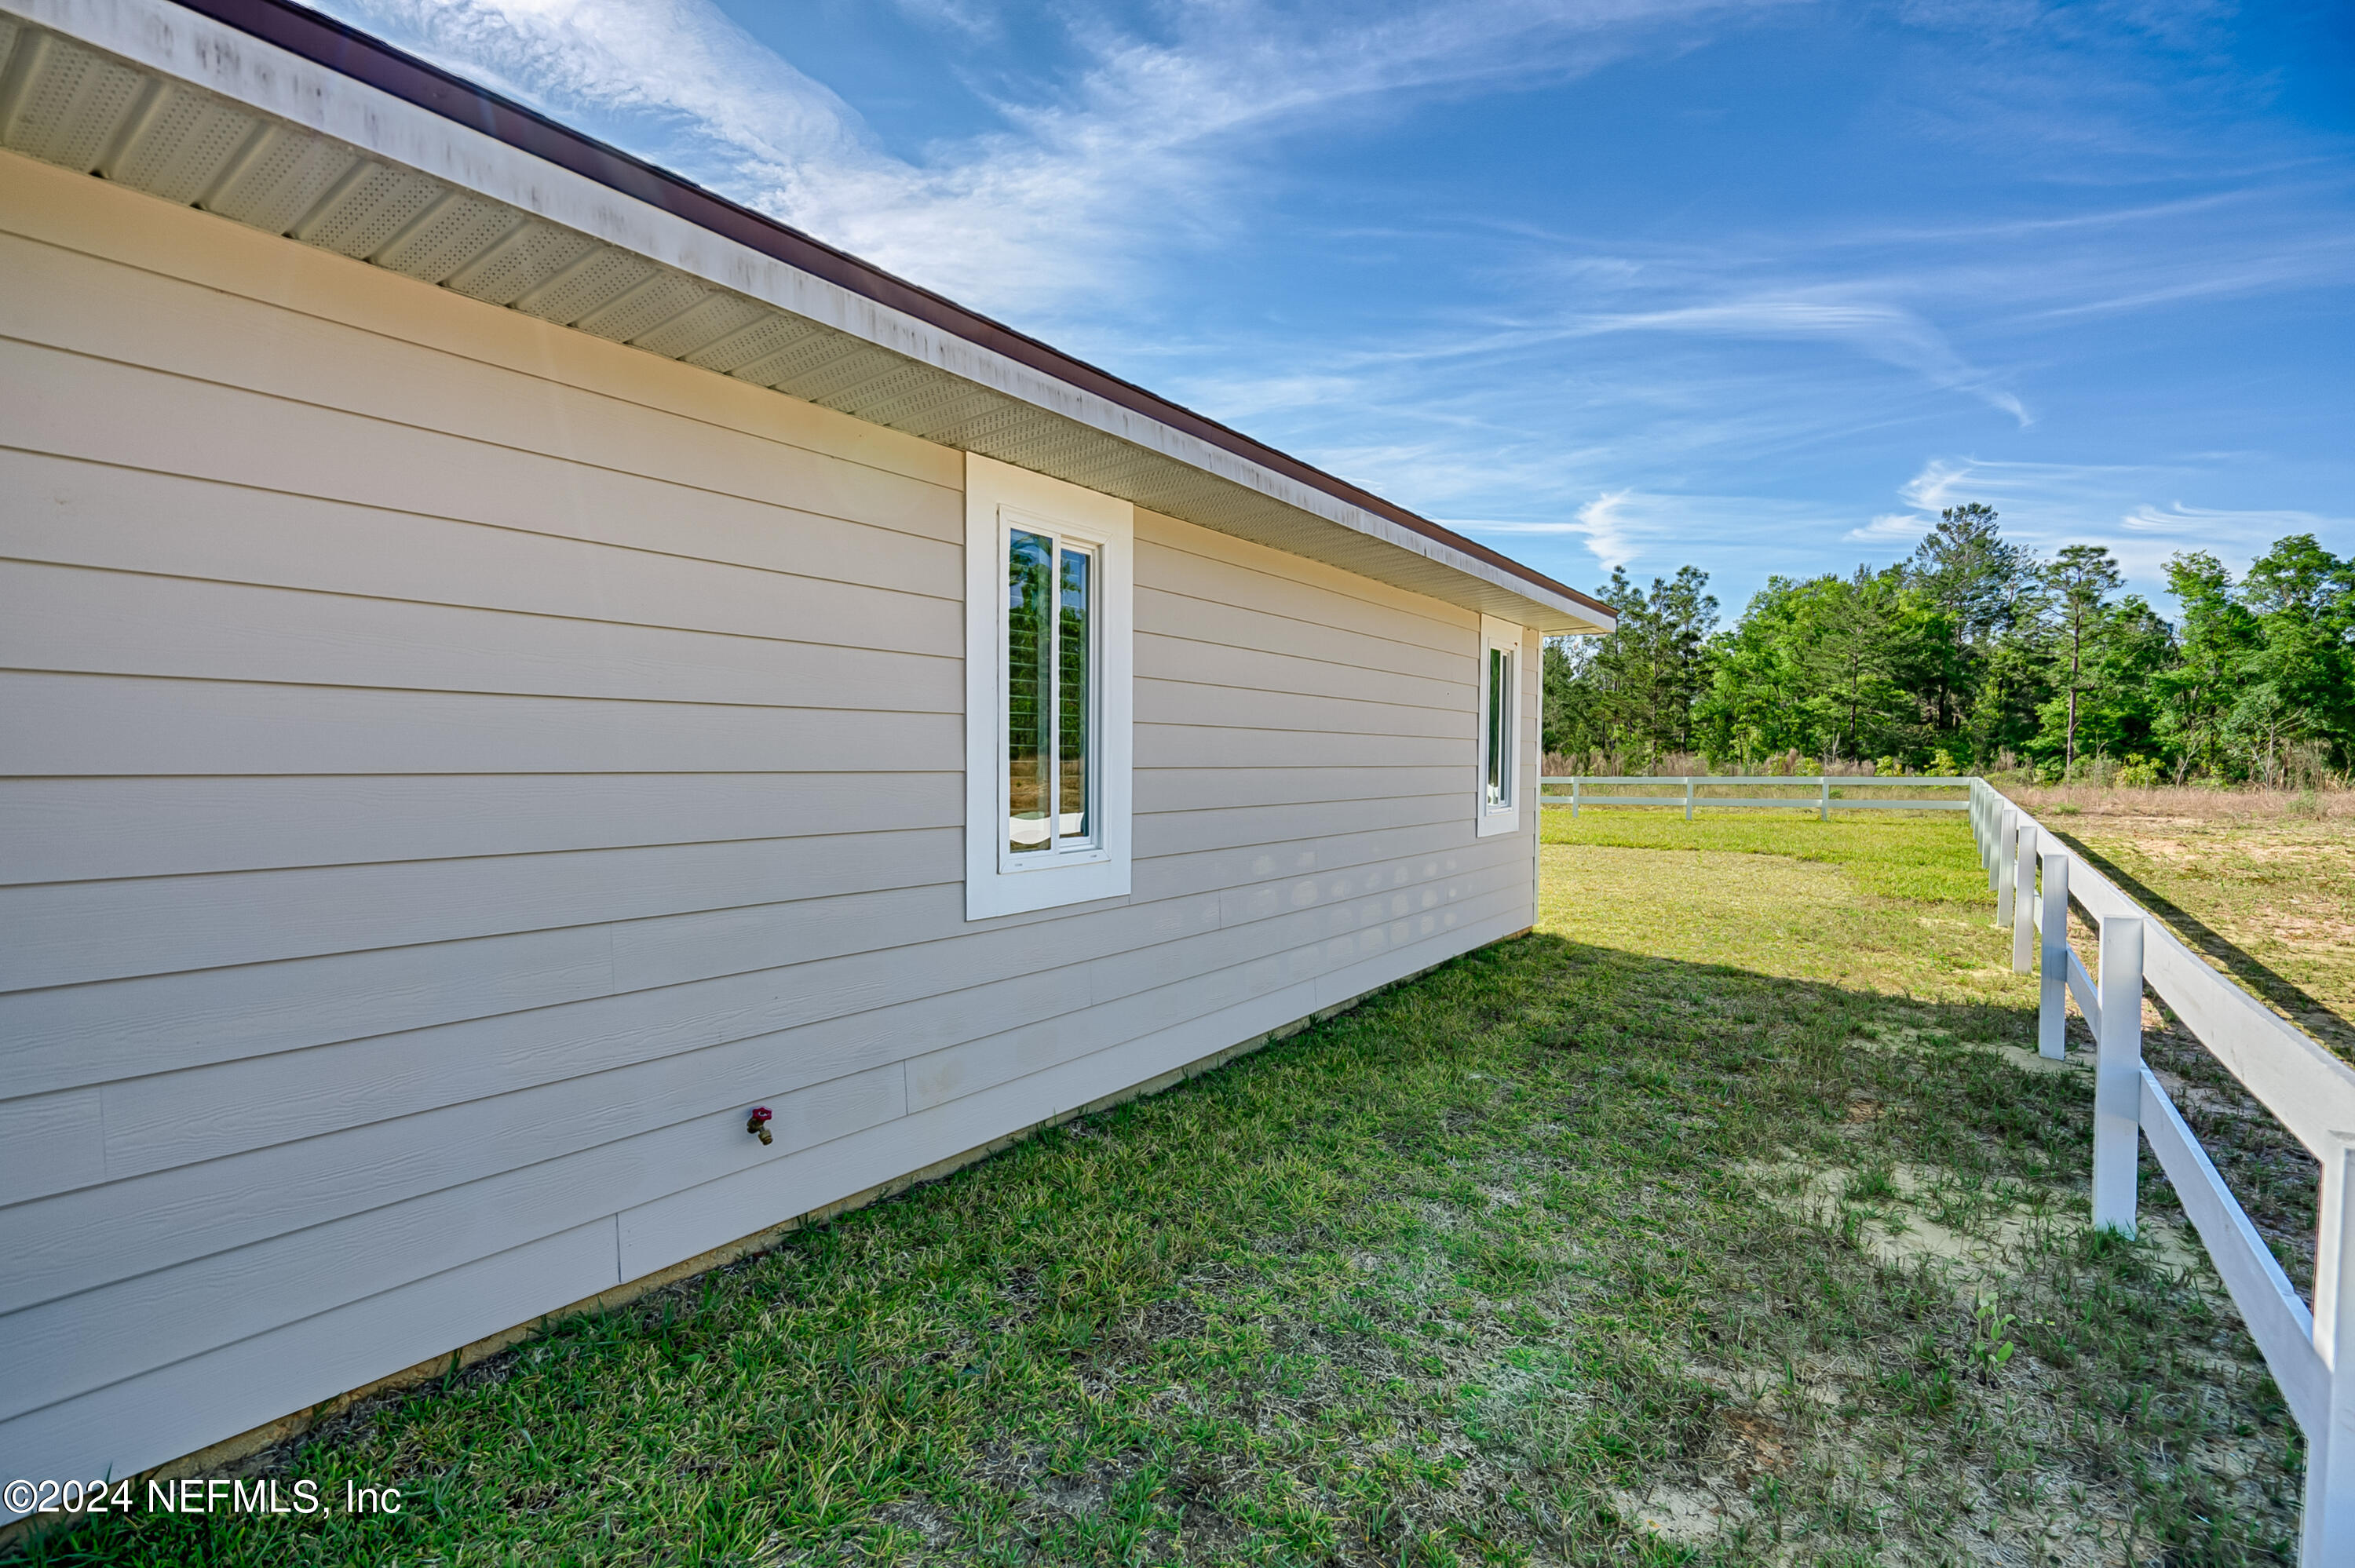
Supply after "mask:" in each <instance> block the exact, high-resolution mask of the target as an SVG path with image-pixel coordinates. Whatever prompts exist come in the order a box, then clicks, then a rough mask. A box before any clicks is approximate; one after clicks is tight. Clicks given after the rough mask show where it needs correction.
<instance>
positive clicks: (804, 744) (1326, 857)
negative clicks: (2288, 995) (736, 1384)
mask: <svg viewBox="0 0 2355 1568" xmlns="http://www.w3.org/2000/svg"><path fill="white" fill-rule="evenodd" d="M0 277H5V279H6V280H7V284H6V286H5V288H0V432H5V433H0V645H5V647H4V648H0V1352H5V1364H6V1365H7V1366H8V1367H9V1369H10V1371H9V1375H8V1376H7V1377H6V1378H5V1379H0V1474H5V1475H11V1476H16V1475H27V1476H58V1477H64V1476H69V1475H81V1476H87V1475H95V1474H98V1473H100V1472H101V1471H102V1470H106V1469H109V1468H111V1469H112V1473H114V1474H116V1475H118V1476H119V1475H124V1474H129V1473H133V1472H135V1471H137V1470H139V1469H142V1468H144V1467H149V1466H153V1465H155V1464H158V1463H161V1462H163V1461H165V1460H168V1459H171V1458H173V1457H177V1456H180V1455H183V1454H186V1453H189V1452H191V1451H193V1450H195V1449H197V1448H199V1447H201V1446H205V1445H207V1444H208V1443H212V1442H216V1441H218V1440H220V1439H222V1438H225V1437H228V1436H232V1435H234V1434H236V1433H238V1432H240V1431H242V1430H245V1429H247V1428H249V1427H252V1426H254V1425H259V1424H261V1423H264V1422H268V1421H271V1420H273V1419H275V1418H277V1417H279V1416H282V1415H284V1414H287V1413H289V1412H291V1411H293V1410H296V1409H299V1408H301V1407H304V1406H305V1405H308V1404H314V1403H316V1402H317V1401H319V1400H322V1399H325V1398H328V1397H331V1396H333V1395H335V1394H336V1393H340V1392H342V1391H344V1390H346V1389H349V1388H352V1387H355V1386H357V1385H359V1384H362V1383H368V1382H369V1381H370V1380H372V1379H375V1378H378V1377H380V1376H383V1375H386V1374H387V1373H389V1372H394V1371H397V1370H399V1369H400V1368H402V1367H406V1366H409V1365H410V1364H412V1363H414V1362H417V1361H421V1360H424V1359H426V1358H429V1357H432V1356H435V1355H444V1354H447V1353H448V1352H449V1351H451V1350H452V1349H453V1347H456V1346H459V1345H463V1344H465V1343H468V1342H470V1341H472V1340H477V1339H480V1338H482V1337H483V1336H485V1335H488V1334H492V1333H495V1332H496V1331H498V1330H502V1329H504V1328H506V1327H508V1326H510V1325H514V1324H517V1323H523V1322H527V1321H528V1320H530V1319H533V1318H534V1317H536V1316H538V1315H539V1314H542V1313H545V1312H548V1311H550V1310H552V1309H554V1308H559V1307H561V1306H563V1305H565V1304H567V1303H570V1302H574V1301H578V1300H581V1299H582V1298H587V1297H590V1296H592V1295H594V1294H596V1293H597V1292H598V1291H600V1290H602V1289H607V1288H612V1287H616V1286H618V1285H621V1284H623V1283H626V1282H628V1281H631V1280H634V1279H637V1278H640V1277H644V1276H646V1275H648V1274H651V1273H654V1272H656V1271H658V1270H661V1269H663V1268H666V1267H667V1266H672V1265H675V1264H677V1263H678V1262H680V1261H681V1260H683V1259H687V1258H690V1257H694V1256H696V1255H698V1254H701V1253H703V1252H706V1251H708V1250H709V1249H711V1248H713V1247H716V1246H719V1245H724V1244H726V1243H728V1242H730V1241H731V1240H734V1239H736V1238H739V1237H742V1236H745V1235H748V1234H752V1233H754V1232H758V1231H761V1230H762V1229H764V1228H766V1227H770V1226H773V1225H776V1224H781V1223H783V1222H784V1221H787V1220H789V1219H791V1218H793V1217H794V1216H795V1215H798V1214H801V1213H807V1212H809V1211H812V1210H814V1209H818V1208H821V1207H823V1206H825V1205H826V1204H828V1203H832V1202H837V1201H839V1200H840V1199H842V1198H844V1197H846V1196H847V1195H850V1194H853V1193H857V1192H862V1191H865V1190H868V1189H870V1188H872V1187H874V1186H875V1185H877V1184H878V1183H881V1182H885V1181H890V1180H892V1179H894V1178H895V1177H898V1176H900V1175H904V1174H906V1173H908V1172H911V1171H917V1170H921V1169H923V1168H925V1167H927V1166H930V1165H932V1164H933V1163H935V1162H937V1161H939V1160H943V1159H946V1158H949V1157H952V1156H954V1155H956V1154H957V1153H959V1152H960V1151H964V1150H971V1149H975V1148H976V1147H979V1146H981V1145H985V1144H986V1143H989V1142H990V1141H992V1140H993V1139H998V1138H1000V1137H1003V1136H1005V1135H1006V1134H1007V1133H1009V1132H1012V1131H1015V1130H1018V1129H1019V1128H1025V1127H1028V1126H1032V1125H1035V1124H1036V1123H1038V1122H1039V1121H1040V1120H1042V1119H1046V1118H1051V1117H1052V1116H1054V1115H1056V1114H1058V1113H1060V1112H1063V1111H1068V1110H1070V1109H1071V1108H1072V1107H1078V1106H1082V1105H1085V1104H1088V1103H1091V1102H1092V1101H1095V1100H1098V1099H1101V1098H1103V1097H1105V1096H1107V1095H1112V1094H1116V1093H1118V1092H1120V1091H1122V1090H1123V1089H1124V1088H1127V1087H1130V1086H1135V1085H1136V1084H1139V1083H1142V1082H1145V1081H1146V1080H1149V1079H1152V1078H1154V1077H1156V1076H1157V1075H1161V1074H1163V1073H1166V1072H1167V1071H1169V1070H1170V1069H1173V1068H1176V1067H1178V1066H1181V1065H1185V1064H1188V1063H1190V1062H1193V1061H1196V1060H1199V1059H1200V1058H1202V1057H1204V1056H1207V1055H1209V1054H1214V1053H1216V1052H1219V1051H1220V1050H1222V1049H1225V1048H1227V1047H1229V1046H1231V1045H1233V1044H1237V1043H1239V1042H1242V1041H1246V1040H1249V1039H1252V1038H1253V1037H1255V1036H1257V1035H1260V1034H1263V1033H1266V1032H1267V1031H1269V1030H1272V1029H1275V1028H1278V1027H1281V1026H1283V1025H1284V1024H1286V1023H1289V1022H1294V1021H1296V1020H1298V1019H1300V1018H1303V1017H1305V1016H1306V1015H1309V1014H1311V1013H1314V1012H1317V1011H1319V1010H1321V1009H1324V1008H1327V1007H1329V1006H1332V1005H1335V1004H1337V1003H1339V1002H1342V1001H1348V999H1350V998H1352V997H1355V996H1357V995H1359V994H1362V993H1363V992H1365V991H1369V990H1371V989H1374V988H1376V987H1379V986H1380V985H1383V984H1386V983H1388V982H1389V981H1391V980H1395V979H1398V978H1400V977H1401V976H1403V975H1406V974H1410V973H1412V972H1414V971H1416V970H1418V969H1423V968H1425V967H1427V966H1429V965H1431V964H1433V963H1435V962H1438V961H1440V960H1442V959H1445V958H1447V957H1449V956H1452V955H1454V954H1455V953H1459V952H1462V951H1465V950H1466V949H1468V948H1473V947H1476V946H1478V945H1480V944H1482V943H1485V942H1487V941H1490V940H1493V939H1495V938H1499V937H1502V936H1506V935H1508V934H1510V933H1512V932H1514V931H1517V930H1519V929H1521V928H1523V927H1527V926H1529V924H1530V923H1531V921H1532V919H1533V908H1534V877H1533V854H1534V844H1533V842H1532V836H1531V828H1530V826H1529V823H1528V822H1525V824H1524V828H1523V831H1522V832H1518V833H1514V834H1509V835H1504V836H1499V837H1496V838H1488V839H1478V840H1476V839H1475V837H1474V834H1473V822H1474V808H1475V802H1476V796H1475V788H1476V759H1475V742H1474V736H1475V735H1476V703H1475V684H1474V683H1475V673H1476V657H1475V654H1476V646H1477V640H1478V618H1477V617H1476V615H1475V614H1474V613H1472V612H1471V611H1469V610H1465V609H1457V608H1455V607H1451V606H1448V605H1445V604H1443V603H1441V602H1439V601H1436V600H1432V599H1422V598H1419V597H1417V596H1415V595H1412V594H1410V593H1407V592H1405V591H1402V590H1400V589H1396V588H1389V587H1385V586H1383V585H1380V584H1375V583H1372V582H1369V581H1367V580H1365V579H1362V578H1359V577H1352V576H1350V575H1349V574H1348V573H1345V572H1342V571H1339V570H1337V569H1335V568H1331V567H1324V566H1321V565H1318V564H1316V563H1312V562H1308V561H1305V560H1302V559H1300V558H1297V557H1294V556H1285V555H1283V554H1279V553H1277V552H1275V551H1272V550H1268V549H1264V548H1262V547H1260V546H1253V545H1249V544H1246V543H1243V542H1241V541H1238V540H1234V539H1231V538H1230V537H1228V536H1226V535H1219V534H1214V533H1210V532H1209V531H1206V530H1204V529H1200V528H1197V527H1194V526H1191V525H1189V524H1185V523H1182V522H1179V521H1177V520H1175V519H1172V518H1167V517H1162V516H1157V515H1155V514H1148V513H1140V514H1138V517H1137V525H1136V593H1135V614H1136V625H1137V632H1136V640H1135V667H1136V686H1135V715H1136V728H1135V748H1136V771H1135V813H1136V814H1135V887H1134V892H1133V893H1132V895H1130V896H1129V897H1128V898H1126V899H1124V900H1117V901H1109V902H1106V903H1102V904H1095V905H1088V906H1079V907H1077V908H1072V909H1063V910H1048V911H1041V912H1039V913H1036V914H1031V915H1024V916H1009V917H1006V918H1003V919H997V920H990V921H983V922H978V923H968V922H967V921H966V920H965V919H964V892H963V885H962V877H963V873H964V850H963V810H964V795H963V780H962V764H963V754H962V724H963V720H962V708H963V705H964V695H963V685H962V679H963V677H962V663H961V655H962V625H963V613H964V607H963V586H962V585H963V578H962V562H961V550H962V544H961V541H962V537H963V527H964V519H963V496H962V492H961V486H962V483H963V479H962V474H963V466H962V464H963V460H962V455H961V454H960V453H958V452H956V451H954V450H947V449H944V448H941V447H936V446H932V445H930V444H929V443H926V442H923V441H921V440H915V439H913V438H911V437H908V436H904V435H900V434H898V433H895V432H893V431H890V430H887V429H880V428H879V427H875V426H871V425H866V424H862V423H860V422H858V421H857V420H855V419H852V418H847V417H846V416H842V415H838V414H836V413H833V412H830V411H827V410H825V409H821V408H815V407H813V406H810V405H806V404H801V403H797V402H794V401H793V400H791V399H788V398H785V397H781V396H778V395H776V394H774V393H771V392H767V391H764V390H762V389H759V388H755V387H747V386H744V385H741V384H739V383H735V382H731V381H730V380H728V379H726V378H724V377H721V376H715V375H711V374H709V373H706V372H702V371H698V370H695V369H693V368H690V367H688V366H682V365H677V364H674V363H671V362H668V361H664V360H660V359H656V358H655V357H653V356H651V355H644V354H640V353H637V352H635V351H633V350H630V349H627V348H623V347H620V346H617V345H614V344H608V343H604V342H602V341H600V340H597V339H593V338H591V337H588V336H587V335H585V334H577V333H571V332H568V331H566V330H564V329H561V328H557V327H551V326H549V325H546V324H545V323H539V322H536V321H533V320H531V319H529V318H527V317H524V316H521V315H518V314H517V313H512V312H508V311H504V310H500V309H497V308H495V307H492V306H487V305H483V304H479V303H476V302H471V301H468V300H464V299H462V298H459V297H457V296H454V295H452V294H450V293H447V292H445V291H440V290H436V289H433V288H430V287H427V286H424V285H422V284H419V283H416V282H413V281H408V280H404V279H400V278H398V277H395V276H391V275H389V274H387V273H384V272H382V271H379V270H371V269H369V268H368V267H366V266H365V265H362V264H360V263H357V262H352V261H347V260H342V259H340V258H336V257H334V256H331V255H327V254H325V253H322V252H318V251H314V250H311V249H305V248H303V247H300V246H297V245H294V244H293V243H291V242H287V241H282V240H279V239H275V238H269V237H267V236H263V235H261V234H258V233H255V232H253V231H250V230H248V229H243V228H238V227H236V226H234V225H232V224H230V223H229V222H226V221H224V220H221V219H218V218H215V217H209V216H208V215H205V214H202V213H198V212H196V211H193V210H190V209H186V208H177V207H170V206H167V205H165V204H164V203H162V202H159V201H156V200H154V199H152V198H149V197H146V196H139V195H137V194H134V193H130V192H126V191H123V190H122V189H120V188H116V187H111V186H109V185H105V184H104V183H103V182H101V181H99V180H95V179H91V178H88V177H86V176H81V175H71V174H67V173H63V172H60V171H59V170H56V169H53V168H49V167H48V166H46V165H42V164H35V163H32V162H30V161H27V160H26V159H23V158H21V157H17V156H16V155H14V154H0ZM1523 659H1524V668H1525V670H1528V671H1529V672H1532V673H1533V672H1534V671H1535V670H1536V668H1537V664H1538V660H1537V642H1536V639H1535V638H1534V637H1533V636H1532V637H1529V639H1527V641H1525V643H1524V647H1523ZM1535 684H1536V683H1535V681H1534V679H1533V678H1531V679H1524V681H1523V682H1522V686H1523V688H1524V693H1525V695H1524V697H1523V701H1522V703H1521V709H1522V725H1523V731H1524V743H1523V745H1522V747H1521V748H1520V755H1521V757H1522V758H1523V766H1522V769H1521V771H1522V775H1523V778H1524V787H1523V789H1522V791H1521V798H1522V799H1523V800H1524V801H1528V800H1530V799H1531V798H1532V797H1533V795H1534V792H1535V776H1536V758H1537V745H1536V713H1537V707H1536V699H1535V692H1534V687H1535ZM1525 810H1527V809H1526V808H1525ZM1527 815H1528V816H1529V819H1530V821H1533V820H1534V815H1535V813H1534V810H1527ZM756 1103H757V1104H765V1105H767V1106H769V1107H772V1108H773V1110H774V1111H775V1112H776V1119H775V1122H774V1124H773V1128H774V1131H775V1135H776V1141H775V1143H774V1144H773V1146H770V1147H767V1148H763V1147H762V1146H761V1145H760V1144H759V1143H757V1142H756V1141H755V1140H753V1139H751V1138H749V1137H747V1136H746V1134H745V1132H744V1127H743V1122H744V1115H745V1110H746V1107H750V1106H751V1105H753V1104H756Z"/></svg>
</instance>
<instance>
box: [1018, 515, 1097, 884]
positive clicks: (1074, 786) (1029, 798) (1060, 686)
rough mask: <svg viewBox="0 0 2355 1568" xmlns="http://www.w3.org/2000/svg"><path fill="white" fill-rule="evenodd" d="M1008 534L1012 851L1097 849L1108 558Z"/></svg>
mask: <svg viewBox="0 0 2355 1568" xmlns="http://www.w3.org/2000/svg"><path fill="white" fill-rule="evenodd" d="M1025 521H1026V522H1027V521H1028V520H1027V519H1026V520H1025ZM1006 535H1007V539H1006V670H1007V681H1006V809H1007V820H1006V852H1007V854H1009V855H1026V854H1054V853H1059V852H1068V851H1071V850H1092V849H1094V848H1096V847H1097V839H1096V817H1095V813H1094V812H1092V811H1091V810H1089V802H1090V801H1092V800H1093V799H1094V798H1095V794H1096V789H1095V763H1096V758H1095V753H1094V748H1093V747H1092V746H1091V744H1090V736H1091V734H1092V731H1093V730H1094V729H1095V727H1096V724H1095V716H1096V682H1095V679H1094V675H1095V671H1096V667H1097V665H1098V663H1099V662H1100V660H1099V658H1098V656H1097V653H1096V646H1095V625H1096V621H1095V616H1094V614H1093V609H1094V606H1093V597H1094V596H1093V592H1092V588H1093V585H1094V584H1095V582H1096V580H1097V578H1099V577H1101V576H1102V575H1103V574H1102V573H1101V572H1100V571H1099V570H1098V569H1097V566H1096V563H1097V560H1098V558H1099V557H1100V556H1101V555H1102V553H1103V552H1102V550H1101V549H1100V548H1099V547H1098V546H1093V545H1089V544H1084V543H1082V542H1079V541H1077V540H1073V539H1069V538H1058V537H1057V536H1055V535H1052V534H1049V533H1040V532H1036V531H1034V530H1033V529H1031V528H1029V527H1027V526H1013V525H1009V526H1008V527H1007V531H1006Z"/></svg>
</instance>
